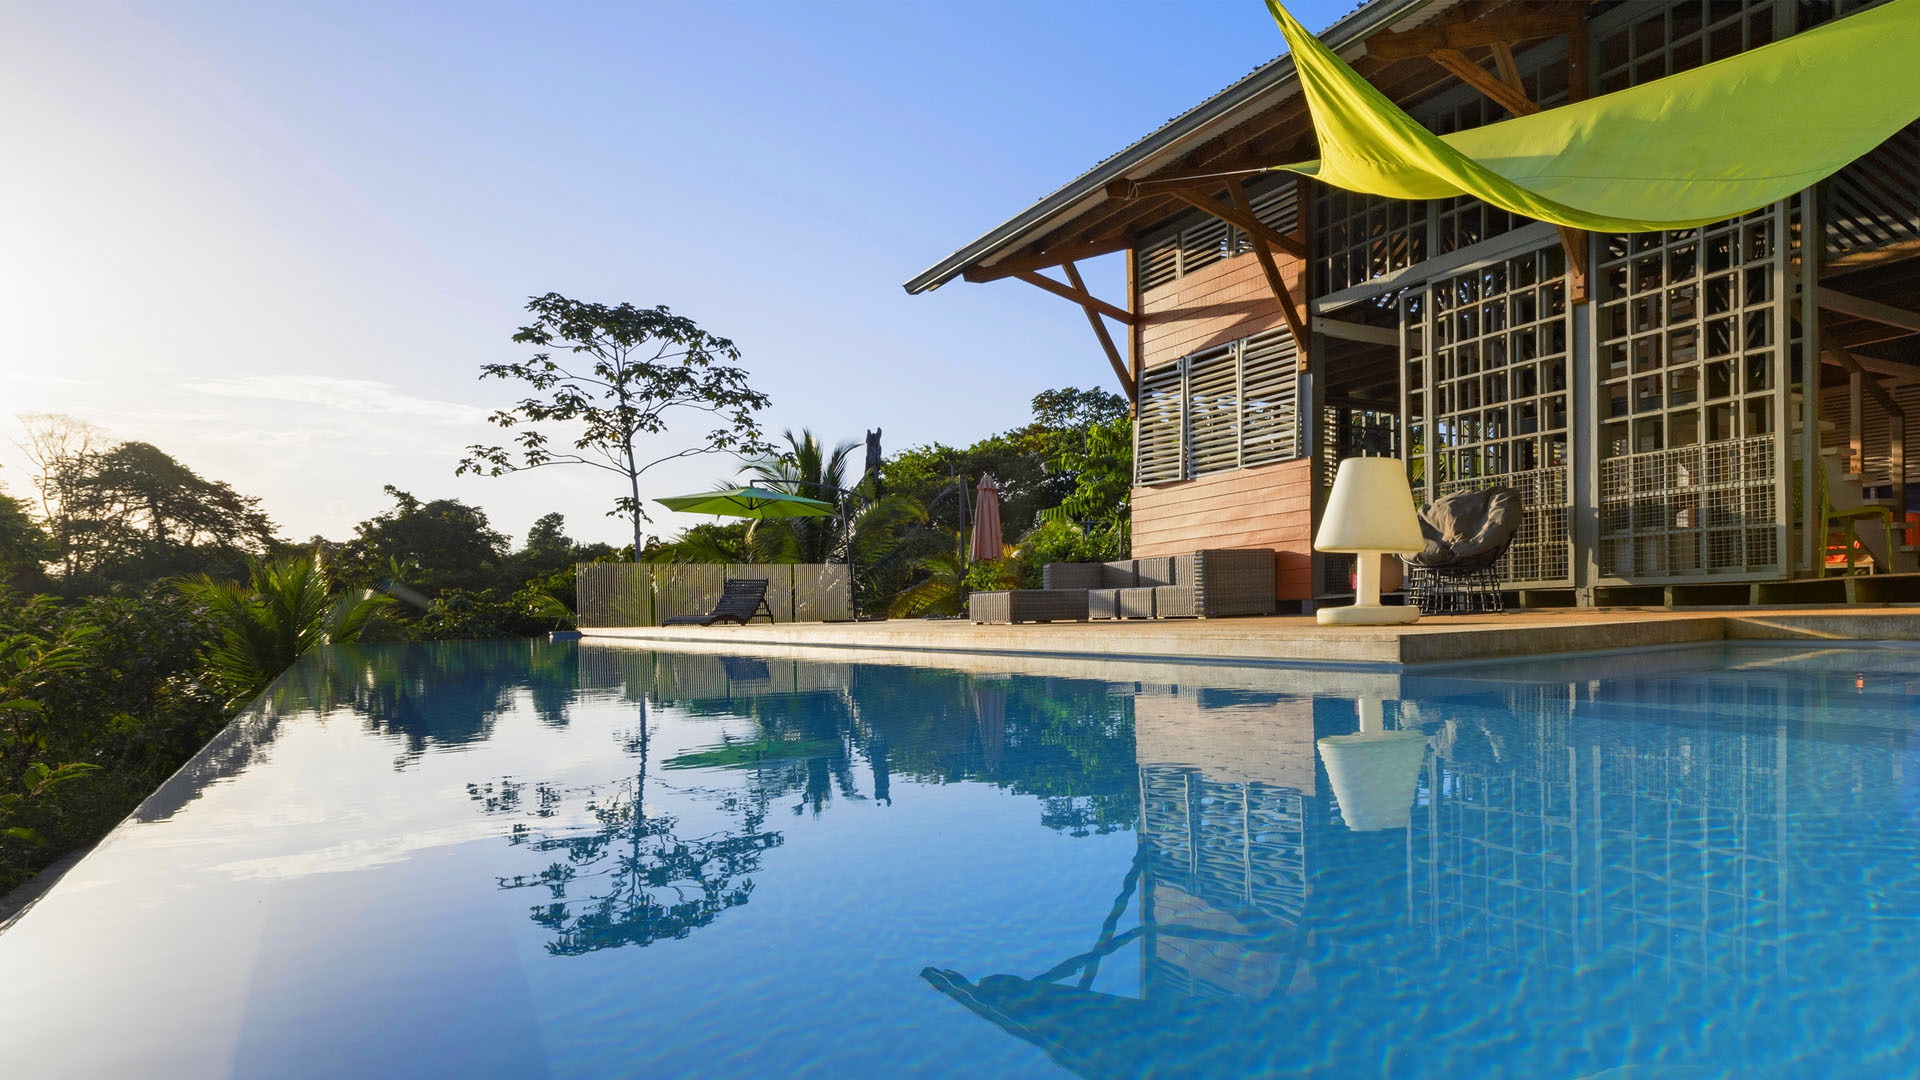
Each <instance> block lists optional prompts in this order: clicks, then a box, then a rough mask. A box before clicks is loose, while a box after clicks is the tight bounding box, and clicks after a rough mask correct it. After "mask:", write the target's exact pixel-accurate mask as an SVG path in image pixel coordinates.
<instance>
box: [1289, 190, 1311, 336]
mask: <svg viewBox="0 0 1920 1080" xmlns="http://www.w3.org/2000/svg"><path fill="white" fill-rule="evenodd" d="M1293 183H1294V186H1293V205H1294V207H1295V208H1296V213H1295V215H1294V236H1295V237H1296V238H1297V239H1298V240H1299V241H1300V251H1301V252H1302V254H1301V256H1300V291H1301V292H1302V293H1303V294H1305V296H1304V297H1303V299H1307V300H1309V301H1310V300H1311V298H1312V296H1313V248H1312V244H1313V185H1312V184H1309V183H1307V178H1306V177H1304V176H1300V177H1295V178H1294V182H1293ZM1308 310H1309V312H1311V310H1312V308H1308ZM1310 339H1311V335H1309V337H1308V339H1302V340H1300V341H1296V342H1294V344H1295V345H1296V346H1298V348H1299V352H1298V354H1297V356H1296V358H1295V360H1294V371H1295V372H1296V373H1298V374H1305V373H1306V372H1307V371H1308V369H1309V368H1310V366H1311V364H1310V358H1309V357H1308V356H1307V341H1308V340H1310Z"/></svg>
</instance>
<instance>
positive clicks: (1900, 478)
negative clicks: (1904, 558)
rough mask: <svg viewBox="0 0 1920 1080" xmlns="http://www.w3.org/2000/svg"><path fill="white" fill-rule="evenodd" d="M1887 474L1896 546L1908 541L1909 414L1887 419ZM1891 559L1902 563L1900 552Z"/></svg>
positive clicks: (1899, 414) (1897, 414)
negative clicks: (1891, 486)
mask: <svg viewBox="0 0 1920 1080" xmlns="http://www.w3.org/2000/svg"><path fill="white" fill-rule="evenodd" d="M1887 472H1888V473H1890V474H1891V475H1890V476H1889V479H1891V480H1892V481H1893V524H1894V528H1895V529H1897V530H1899V532H1898V533H1897V534H1896V536H1895V538H1894V543H1895V546H1896V547H1898V546H1899V545H1900V544H1903V543H1905V541H1906V532H1905V530H1906V527H1907V414H1906V413H1895V414H1893V415H1891V416H1889V417H1887ZM1889 557H1890V558H1891V559H1892V560H1893V561H1894V562H1896V563H1897V562H1899V561H1900V555H1899V552H1897V551H1896V552H1892V553H1890V554H1889Z"/></svg>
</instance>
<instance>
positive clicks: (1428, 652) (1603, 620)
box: [584, 606, 1920, 666]
mask: <svg viewBox="0 0 1920 1080" xmlns="http://www.w3.org/2000/svg"><path fill="white" fill-rule="evenodd" d="M584 634H585V636H586V637H588V638H589V639H592V638H619V639H625V640H629V641H633V642H653V641H657V642H687V643H698V644H703V645H720V646H726V647H743V648H744V647H748V646H762V647H764V646H780V647H803V648H809V649H820V648H828V649H853V650H882V651H900V650H908V651H914V652H928V653H945V654H970V655H994V654H1002V655H1016V656H1090V657H1101V658H1105V659H1112V660H1125V659H1145V660H1154V661H1161V662H1166V661H1175V662H1179V661H1189V662H1195V663H1205V664H1220V663H1230V664H1290V663H1312V664H1328V663H1334V664H1339V663H1345V664H1367V665H1394V666H1402V665H1413V664H1440V663H1448V662H1458V661H1476V660H1494V659H1503V658H1519V657H1530V656H1545V655H1551V654H1565V653H1582V652H1596V651H1601V650H1609V649H1635V648H1659V647H1662V646H1674V645H1691V644H1698V643H1702V642H1713V641H1763V640H1774V641H1808V642H1814V641H1829V642H1831V641H1920V606H1916V607H1901V606H1889V607H1880V608H1860V607H1852V608H1819V609H1816V608H1805V607H1799V608H1780V609H1752V608H1740V609H1717V610H1691V611H1687V610H1680V611H1676V610H1670V609H1664V608H1663V609H1623V608H1603V609H1579V610H1576V609H1563V610H1555V611H1525V612H1514V613H1510V614H1506V615H1455V616H1441V617H1435V618H1430V619H1426V620H1423V621H1421V622H1419V623H1415V624H1414V625H1412V626H1378V627H1352V626H1347V627H1333V626H1321V625H1320V624H1319V623H1317V622H1315V621H1314V620H1313V619H1312V618H1311V617H1303V616H1275V617H1270V618H1242V619H1158V620H1139V621H1120V622H1110V621H1102V622H1086V623H1026V624H1021V625H1017V626H1005V625H997V626H976V625H974V624H972V623H969V622H966V621H964V620H960V619H893V620H888V621H884V622H862V623H781V624H778V625H768V624H765V623H761V624H758V625H753V626H712V627H699V626H672V627H666V626H643V627H601V628H594V629H588V630H586V631H584Z"/></svg>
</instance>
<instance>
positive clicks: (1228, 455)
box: [1187, 345, 1240, 476]
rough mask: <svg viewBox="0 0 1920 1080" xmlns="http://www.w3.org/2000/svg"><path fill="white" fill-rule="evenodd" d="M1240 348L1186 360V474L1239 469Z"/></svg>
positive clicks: (1230, 348)
mask: <svg viewBox="0 0 1920 1080" xmlns="http://www.w3.org/2000/svg"><path fill="white" fill-rule="evenodd" d="M1238 361H1239V348H1238V347H1237V346H1233V345H1226V346H1222V347H1220V348H1218V349H1209V350H1207V351H1206V352H1203V353H1198V354H1196V355H1194V356H1192V357H1189V358H1188V360H1187V475H1188V476H1201V475H1204V474H1206V473H1215V472H1224V471H1226V470H1228V469H1237V468H1239V467H1240V364H1239V362H1238Z"/></svg>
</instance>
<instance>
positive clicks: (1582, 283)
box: [1369, 14, 1593, 304]
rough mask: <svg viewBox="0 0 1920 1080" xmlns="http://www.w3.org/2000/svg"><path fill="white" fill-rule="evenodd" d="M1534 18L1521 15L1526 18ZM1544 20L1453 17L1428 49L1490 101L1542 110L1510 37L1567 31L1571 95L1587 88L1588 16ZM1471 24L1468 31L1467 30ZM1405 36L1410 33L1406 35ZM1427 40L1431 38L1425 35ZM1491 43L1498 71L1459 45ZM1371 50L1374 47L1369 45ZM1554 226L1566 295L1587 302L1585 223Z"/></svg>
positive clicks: (1521, 112)
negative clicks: (1577, 55)
mask: <svg viewBox="0 0 1920 1080" xmlns="http://www.w3.org/2000/svg"><path fill="white" fill-rule="evenodd" d="M1530 18H1535V17H1534V16H1521V17H1520V19H1521V20H1525V19H1530ZM1539 18H1542V19H1543V20H1544V21H1540V22H1523V23H1522V25H1521V27H1520V28H1521V29H1524V30H1525V31H1527V32H1525V33H1520V32H1517V31H1516V30H1515V28H1514V27H1513V26H1509V27H1507V30H1506V32H1504V33H1503V32H1501V30H1500V24H1501V23H1503V22H1513V20H1481V21H1480V22H1478V23H1449V24H1447V25H1445V26H1441V27H1429V28H1426V29H1427V30H1431V31H1434V32H1435V35H1437V36H1432V37H1431V38H1430V40H1431V41H1434V42H1438V44H1435V45H1433V46H1432V47H1431V48H1430V49H1429V50H1428V52H1427V56H1428V58H1429V59H1431V60H1432V61H1433V62H1434V63H1435V64H1438V65H1439V66H1440V67H1442V68H1444V69H1446V70H1447V71H1449V72H1452V73H1453V74H1454V75H1456V76H1458V77H1459V79H1460V81H1461V82H1464V83H1466V84H1467V85H1468V86H1471V87H1473V88H1474V89H1475V90H1478V91H1480V93H1482V94H1483V95H1485V96H1486V97H1487V99H1488V100H1489V101H1492V102H1493V103H1494V104H1496V105H1498V106H1500V107H1501V108H1503V109H1505V110H1507V111H1508V112H1510V113H1512V114H1513V115H1515V116H1529V115H1532V114H1534V113H1537V112H1539V111H1540V106H1539V104H1538V103H1536V102H1535V101H1534V100H1533V99H1532V98H1530V97H1528V96H1527V88H1526V84H1525V83H1523V82H1522V81H1521V80H1520V65H1519V64H1518V63H1517V62H1516V61H1515V60H1514V58H1513V46H1512V44H1511V41H1513V40H1520V39H1523V38H1527V37H1551V36H1553V35H1555V34H1566V35H1567V41H1568V54H1567V55H1568V63H1567V68H1568V70H1567V80H1568V82H1567V85H1568V86H1569V87H1573V86H1575V85H1576V84H1575V83H1574V81H1573V80H1574V78H1575V76H1576V75H1578V77H1579V78H1580V79H1581V80H1582V82H1581V83H1580V84H1578V85H1579V90H1577V91H1572V92H1570V93H1569V95H1568V96H1570V97H1572V98H1573V99H1574V100H1576V101H1577V100H1579V99H1581V98H1584V97H1585V96H1586V94H1585V92H1584V91H1585V83H1584V80H1585V78H1586V74H1585V70H1586V69H1585V64H1584V62H1582V63H1581V64H1579V65H1578V66H1577V68H1578V70H1577V71H1576V65H1575V63H1574V61H1573V59H1572V58H1573V55H1574V54H1573V50H1574V49H1575V48H1578V49H1579V50H1580V51H1581V52H1582V53H1584V52H1585V51H1586V22H1585V16H1584V14H1576V15H1575V16H1574V17H1573V18H1572V19H1568V18H1567V17H1566V16H1564V15H1551V16H1544V17H1539ZM1469 30H1472V33H1471V34H1469V33H1468V31H1469ZM1424 32H1426V31H1425V30H1421V31H1415V30H1409V31H1407V34H1416V33H1424ZM1402 36H1403V37H1404V36H1405V35H1402ZM1423 40H1427V39H1423ZM1469 44H1472V45H1486V46H1487V47H1488V48H1489V49H1490V50H1491V51H1492V52H1493V64H1494V67H1495V68H1496V69H1497V70H1498V72H1499V74H1498V75H1497V76H1496V75H1494V74H1492V73H1490V72H1488V71H1487V69H1486V68H1484V67H1482V66H1480V64H1479V63H1478V62H1476V61H1474V60H1473V59H1471V58H1470V57H1468V56H1467V54H1466V53H1464V52H1461V51H1460V46H1462V45H1469ZM1369 51H1371V47H1369ZM1555 228H1556V229H1557V230H1558V231H1559V233H1560V246H1561V247H1562V248H1564V249H1565V250H1566V253H1567V275H1568V279H1569V280H1568V289H1567V299H1569V300H1570V301H1572V302H1573V303H1575V304H1584V303H1586V302H1587V301H1588V300H1590V299H1591V298H1592V295H1593V294H1592V289H1591V288H1590V283H1589V282H1588V281H1587V233H1586V231H1585V230H1584V229H1573V228H1569V227H1567V226H1565V225H1557V226H1555Z"/></svg>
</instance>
